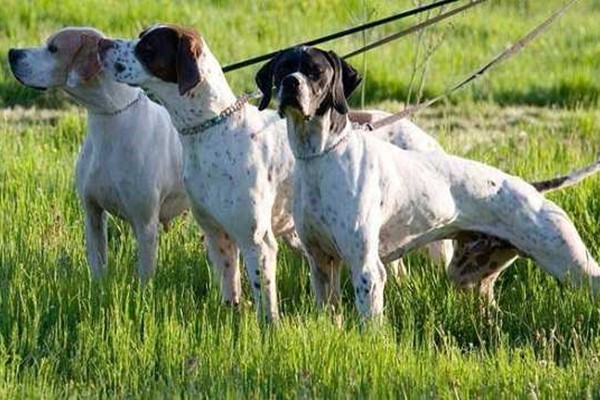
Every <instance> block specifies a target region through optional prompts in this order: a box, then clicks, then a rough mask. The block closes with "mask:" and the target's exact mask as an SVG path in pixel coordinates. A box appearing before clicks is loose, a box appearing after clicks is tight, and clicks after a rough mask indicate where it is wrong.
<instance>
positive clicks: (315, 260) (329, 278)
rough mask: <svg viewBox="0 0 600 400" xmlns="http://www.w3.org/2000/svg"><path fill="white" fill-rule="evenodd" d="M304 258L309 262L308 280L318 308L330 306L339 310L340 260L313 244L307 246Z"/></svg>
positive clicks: (335, 310)
mask: <svg viewBox="0 0 600 400" xmlns="http://www.w3.org/2000/svg"><path fill="white" fill-rule="evenodd" d="M306 253H307V254H306V258H307V259H308V263H309V264H310V281H311V283H312V287H313V289H314V291H315V300H316V302H317V306H318V307H319V308H323V309H324V308H327V307H329V306H330V307H332V309H333V311H334V312H337V311H339V306H340V300H341V289H340V272H341V262H340V259H339V258H337V257H331V256H329V255H328V254H325V253H324V252H322V251H321V250H320V249H319V248H317V247H315V246H310V245H309V246H307V251H306Z"/></svg>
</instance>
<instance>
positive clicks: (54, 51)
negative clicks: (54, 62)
mask: <svg viewBox="0 0 600 400" xmlns="http://www.w3.org/2000/svg"><path fill="white" fill-rule="evenodd" d="M48 51H49V52H50V53H52V54H54V53H56V52H57V51H58V47H56V45H54V44H49V45H48Z"/></svg>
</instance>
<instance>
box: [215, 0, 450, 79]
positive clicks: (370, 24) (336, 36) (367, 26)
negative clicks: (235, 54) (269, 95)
mask: <svg viewBox="0 0 600 400" xmlns="http://www.w3.org/2000/svg"><path fill="white" fill-rule="evenodd" d="M457 1H461V0H440V1H436V2H433V3H430V4H425V5H423V6H419V7H415V8H413V9H410V10H406V11H403V12H401V13H399V14H395V15H391V16H389V17H385V18H381V19H378V20H376V21H371V22H367V23H366V24H362V25H359V26H355V27H353V28H349V29H345V30H343V31H340V32H335V33H332V34H330V35H326V36H323V37H320V38H316V39H312V40H309V41H308V42H304V43H300V44H299V45H298V46H315V45H317V44H321V43H325V42H329V41H331V40H334V39H339V38H341V37H344V36H348V35H352V34H353V33H357V32H363V31H366V30H368V29H371V28H375V27H377V26H380V25H384V24H387V23H390V22H393V21H399V20H401V19H404V18H408V17H411V16H413V15H416V14H420V13H422V12H425V11H429V10H434V9H436V8H439V7H443V6H445V5H447V4H452V3H456V2H457ZM292 47H296V45H294V46H290V47H287V48H285V49H282V50H277V51H272V52H270V53H267V54H263V55H261V56H256V57H252V58H248V59H246V60H243V61H239V62H235V63H233V64H228V65H225V66H224V67H223V68H222V69H223V72H230V71H234V70H236V69H240V68H245V67H248V66H250V65H254V64H257V63H260V62H263V61H267V60H270V59H271V58H272V57H273V56H275V55H277V54H278V53H279V52H280V51H284V50H288V49H290V48H292Z"/></svg>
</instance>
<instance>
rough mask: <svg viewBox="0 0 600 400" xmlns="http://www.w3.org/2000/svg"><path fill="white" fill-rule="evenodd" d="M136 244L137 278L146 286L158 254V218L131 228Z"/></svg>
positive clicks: (154, 268) (136, 224) (152, 272)
mask: <svg viewBox="0 0 600 400" xmlns="http://www.w3.org/2000/svg"><path fill="white" fill-rule="evenodd" d="M133 229H134V231H135V236H136V239H137V242H138V277H139V278H140V281H141V282H142V284H146V283H147V282H148V280H149V279H150V278H152V276H153V275H154V271H155V270H156V256H157V253H158V216H156V217H155V218H151V219H150V221H149V222H146V223H135V224H134V227H133Z"/></svg>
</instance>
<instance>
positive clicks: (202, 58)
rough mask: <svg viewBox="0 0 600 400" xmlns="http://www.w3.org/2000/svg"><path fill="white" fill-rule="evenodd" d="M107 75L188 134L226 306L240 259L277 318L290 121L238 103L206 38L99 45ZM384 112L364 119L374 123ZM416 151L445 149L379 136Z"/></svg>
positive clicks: (408, 137)
mask: <svg viewBox="0 0 600 400" xmlns="http://www.w3.org/2000/svg"><path fill="white" fill-rule="evenodd" d="M100 57H101V59H102V62H103V65H104V68H105V69H106V70H107V71H110V73H111V75H112V76H113V77H114V78H115V79H116V80H118V81H119V82H123V83H127V84H129V85H136V86H141V87H142V88H144V89H146V90H148V91H150V92H151V93H152V94H153V95H154V96H155V97H156V98H158V99H159V101H160V102H161V103H162V104H163V105H164V106H165V107H166V108H167V110H169V113H170V114H171V118H172V119H173V122H174V124H175V126H176V127H177V129H178V130H179V132H180V134H181V140H182V144H183V149H184V181H185V185H186V188H187V190H188V194H189V196H190V199H191V203H192V210H193V213H194V215H195V217H196V219H197V221H198V222H199V224H200V226H201V227H202V228H203V230H204V232H205V234H206V236H207V239H208V242H209V243H213V244H214V245H213V246H211V247H209V257H210V259H211V262H212V265H213V267H214V270H215V272H216V274H217V276H218V278H219V280H220V282H221V284H222V286H223V287H222V291H223V296H224V299H225V301H226V302H230V303H238V302H239V301H240V296H241V287H240V281H239V273H238V272H237V271H238V268H239V267H238V249H239V250H240V251H241V253H242V255H243V258H244V261H245V264H246V268H247V272H248V276H249V279H250V283H251V287H252V290H253V296H254V302H255V305H256V306H257V310H259V311H260V310H261V309H262V310H263V311H264V314H265V315H266V317H267V318H268V319H270V320H275V319H276V318H277V317H278V306H277V295H276V283H275V267H276V265H275V264H276V254H277V241H276V237H277V236H280V235H281V236H288V237H289V236H293V235H294V234H295V229H294V224H293V221H292V215H291V202H292V198H293V191H292V173H293V170H294V162H295V161H294V157H293V155H292V153H291V152H290V149H289V145H288V142H287V137H286V135H285V129H286V127H285V123H284V121H282V120H281V119H280V118H279V117H278V115H277V113H276V112H275V111H269V112H262V113H261V112H260V111H259V110H258V109H257V108H256V107H254V106H252V105H249V104H245V103H244V102H243V101H239V100H237V99H236V97H235V95H234V94H233V92H232V90H231V88H230V87H229V85H228V83H227V81H226V80H225V77H224V75H223V72H222V70H221V66H220V65H219V63H218V61H217V59H216V58H215V57H214V56H213V54H212V53H211V51H210V49H209V47H208V45H207V44H206V41H205V40H204V38H202V37H200V35H198V34H197V33H196V32H194V31H192V30H190V29H187V28H183V27H180V26H175V25H158V26H154V27H152V28H150V29H148V30H146V31H144V32H142V33H141V34H140V37H139V38H138V39H134V40H110V41H109V40H104V41H102V42H101V43H100ZM374 115H382V114H380V113H369V112H367V113H359V114H357V118H359V119H364V118H365V117H366V118H367V119H369V118H372V117H373V116H374ZM370 135H376V136H379V137H381V138H383V139H385V140H388V141H390V142H393V143H398V144H399V145H408V146H412V148H414V149H415V150H422V151H442V150H441V148H440V146H439V145H438V144H437V142H436V141H435V140H434V139H433V138H431V137H430V136H429V135H427V134H425V133H424V132H423V131H422V130H420V129H419V128H418V127H417V126H415V125H414V124H412V123H411V122H410V121H407V120H403V121H400V122H399V123H397V124H395V125H394V126H390V127H387V128H386V129H382V130H379V131H377V132H373V133H371V134H370Z"/></svg>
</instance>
